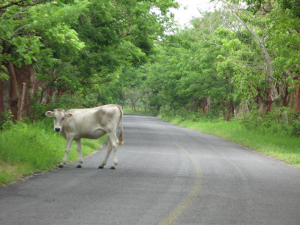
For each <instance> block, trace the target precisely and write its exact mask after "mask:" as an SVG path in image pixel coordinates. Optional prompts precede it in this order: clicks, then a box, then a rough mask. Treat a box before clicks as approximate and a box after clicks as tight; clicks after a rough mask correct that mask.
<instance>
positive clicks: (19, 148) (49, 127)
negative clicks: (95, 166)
mask: <svg viewBox="0 0 300 225" xmlns="http://www.w3.org/2000/svg"><path fill="white" fill-rule="evenodd" d="M4 127H5V129H4V130H2V131H1V132H0V186H3V185H5V184H9V183H12V182H14V181H17V180H22V179H24V177H25V176H29V175H32V174H35V173H38V172H43V171H48V170H51V169H55V168H57V165H58V164H59V163H60V161H61V160H62V158H63V155H64V146H65V143H66V141H65V139H64V138H63V137H61V136H60V135H59V133H56V132H54V131H53V123H52V120H51V119H47V120H43V121H39V122H36V123H33V124H26V123H24V122H18V123H16V124H13V123H12V122H11V123H10V121H9V122H8V123H6V124H5V126H4ZM105 140H106V136H104V137H102V138H100V139H98V140H90V139H83V140H82V155H83V156H87V155H89V154H91V153H93V152H94V151H95V150H97V149H100V148H101V145H102V144H103V143H104V141H105ZM77 159H78V153H77V151H76V145H75V144H73V145H72V148H71V151H70V154H69V158H68V161H69V162H72V161H75V160H77Z"/></svg>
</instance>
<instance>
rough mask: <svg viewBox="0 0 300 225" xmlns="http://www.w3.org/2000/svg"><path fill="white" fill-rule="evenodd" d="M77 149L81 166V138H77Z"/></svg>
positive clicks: (78, 166)
mask: <svg viewBox="0 0 300 225" xmlns="http://www.w3.org/2000/svg"><path fill="white" fill-rule="evenodd" d="M76 149H77V152H78V165H77V168H81V167H82V165H81V164H82V163H83V161H82V154H81V139H78V140H76Z"/></svg>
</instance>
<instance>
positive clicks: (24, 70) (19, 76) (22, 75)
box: [14, 65, 33, 120]
mask: <svg viewBox="0 0 300 225" xmlns="http://www.w3.org/2000/svg"><path fill="white" fill-rule="evenodd" d="M14 69H15V73H16V80H17V85H18V90H19V98H18V120H19V118H21V114H20V113H21V112H20V109H21V101H22V92H23V83H25V84H26V85H25V87H26V88H25V99H24V108H23V115H22V117H27V113H28V111H29V107H30V77H31V75H32V73H33V68H32V67H31V66H30V65H22V67H21V68H17V67H14Z"/></svg>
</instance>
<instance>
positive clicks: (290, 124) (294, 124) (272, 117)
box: [240, 107, 300, 137]
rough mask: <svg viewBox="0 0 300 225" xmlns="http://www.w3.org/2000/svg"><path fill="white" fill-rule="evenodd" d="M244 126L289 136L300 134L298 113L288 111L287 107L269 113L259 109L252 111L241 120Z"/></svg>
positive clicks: (249, 128) (248, 128)
mask: <svg viewBox="0 0 300 225" xmlns="http://www.w3.org/2000/svg"><path fill="white" fill-rule="evenodd" d="M240 122H241V124H242V126H243V127H244V128H246V129H247V130H251V131H252V130H259V131H261V132H268V133H273V134H284V135H287V136H295V137H298V136H299V132H300V130H299V121H298V113H297V112H293V111H287V109H286V108H285V107H282V108H280V110H278V111H272V112H270V113H269V114H265V113H264V114H260V113H259V112H258V111H257V110H252V111H250V113H249V114H247V115H245V116H243V117H242V118H241V120H240Z"/></svg>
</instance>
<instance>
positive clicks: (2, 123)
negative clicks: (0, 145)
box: [0, 110, 14, 130]
mask: <svg viewBox="0 0 300 225" xmlns="http://www.w3.org/2000/svg"><path fill="white" fill-rule="evenodd" d="M12 118H13V115H12V113H11V111H10V110H8V113H1V115H0V130H9V129H11V128H12V127H13V125H14V123H13V122H12Z"/></svg>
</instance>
